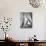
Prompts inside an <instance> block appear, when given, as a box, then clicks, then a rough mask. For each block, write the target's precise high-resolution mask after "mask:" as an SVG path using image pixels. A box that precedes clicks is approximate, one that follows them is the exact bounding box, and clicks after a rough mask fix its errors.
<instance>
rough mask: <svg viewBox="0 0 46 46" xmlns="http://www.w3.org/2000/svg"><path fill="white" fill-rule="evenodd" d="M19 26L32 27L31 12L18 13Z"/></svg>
mask: <svg viewBox="0 0 46 46" xmlns="http://www.w3.org/2000/svg"><path fill="white" fill-rule="evenodd" d="M20 28H32V12H21V13H20Z"/></svg>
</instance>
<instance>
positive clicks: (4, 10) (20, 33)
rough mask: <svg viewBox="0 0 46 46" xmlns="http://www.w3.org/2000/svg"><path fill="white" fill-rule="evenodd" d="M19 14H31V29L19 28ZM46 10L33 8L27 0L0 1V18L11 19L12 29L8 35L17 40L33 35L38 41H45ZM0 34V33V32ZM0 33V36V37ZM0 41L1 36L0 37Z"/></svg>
mask: <svg viewBox="0 0 46 46" xmlns="http://www.w3.org/2000/svg"><path fill="white" fill-rule="evenodd" d="M20 12H32V13H33V15H32V16H33V27H32V28H31V29H21V28H20ZM45 12H46V8H44V7H40V8H33V7H31V6H30V4H29V1H28V0H0V17H3V16H6V17H7V16H8V17H13V22H12V27H11V29H10V31H9V33H10V34H11V35H12V36H13V37H16V39H17V40H27V39H28V38H29V37H32V36H33V35H34V34H36V35H37V38H38V39H39V40H44V39H46V33H45V31H46V28H45V27H46V23H45V22H46V19H45V18H46V13H45ZM1 32H2V31H1ZM1 32H0V35H1ZM0 39H2V36H0Z"/></svg>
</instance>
